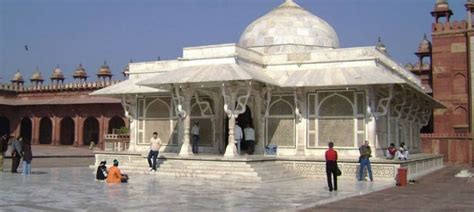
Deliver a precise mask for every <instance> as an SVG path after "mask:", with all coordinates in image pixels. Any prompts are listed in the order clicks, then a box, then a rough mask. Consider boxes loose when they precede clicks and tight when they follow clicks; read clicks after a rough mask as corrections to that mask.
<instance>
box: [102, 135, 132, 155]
mask: <svg viewBox="0 0 474 212" xmlns="http://www.w3.org/2000/svg"><path fill="white" fill-rule="evenodd" d="M129 144H130V135H128V134H105V136H104V151H107V152H122V151H126V150H128V147H129Z"/></svg>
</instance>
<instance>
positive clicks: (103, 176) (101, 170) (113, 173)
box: [96, 132, 162, 183]
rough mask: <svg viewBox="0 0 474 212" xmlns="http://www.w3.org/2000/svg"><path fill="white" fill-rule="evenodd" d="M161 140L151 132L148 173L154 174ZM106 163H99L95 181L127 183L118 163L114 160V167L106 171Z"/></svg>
mask: <svg viewBox="0 0 474 212" xmlns="http://www.w3.org/2000/svg"><path fill="white" fill-rule="evenodd" d="M161 145H162V143H161V139H160V138H159V137H158V132H153V135H152V137H151V138H150V151H149V152H148V157H147V160H148V165H149V166H150V171H153V172H155V171H156V167H157V158H158V154H159V152H160V148H161ZM106 163H107V161H101V162H100V164H99V166H98V167H97V172H96V179H97V180H106V182H107V183H126V182H128V179H129V178H128V175H127V174H122V172H121V171H120V169H119V168H118V165H119V161H118V160H117V159H115V160H114V161H113V163H114V165H113V166H112V167H110V168H109V169H107V166H106Z"/></svg>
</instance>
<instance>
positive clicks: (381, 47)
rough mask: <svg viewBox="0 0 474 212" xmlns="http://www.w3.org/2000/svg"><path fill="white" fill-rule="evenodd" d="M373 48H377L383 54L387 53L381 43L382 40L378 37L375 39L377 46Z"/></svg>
mask: <svg viewBox="0 0 474 212" xmlns="http://www.w3.org/2000/svg"><path fill="white" fill-rule="evenodd" d="M375 48H377V49H378V50H380V51H381V52H383V53H387V47H385V44H383V43H382V38H381V37H380V36H379V37H378V38H377V45H376V46H375Z"/></svg>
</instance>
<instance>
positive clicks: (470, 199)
mask: <svg viewBox="0 0 474 212" xmlns="http://www.w3.org/2000/svg"><path fill="white" fill-rule="evenodd" d="M462 169H468V170H470V171H471V172H474V167H463V166H447V167H445V168H444V169H441V170H438V171H436V172H433V173H431V174H429V175H427V176H425V177H422V178H421V179H419V180H418V181H416V182H415V184H410V185H408V186H407V187H391V188H388V189H385V190H382V191H377V192H373V193H370V194H367V195H364V196H356V197H352V198H347V199H344V200H341V201H338V202H335V203H331V204H326V205H321V206H316V207H313V208H308V209H307V210H305V211H351V212H353V211H356V212H357V211H364V212H365V211H384V212H391V211H403V212H406V211H466V212H467V211H469V212H472V211H474V178H457V177H454V175H455V174H457V173H459V171H460V170H462Z"/></svg>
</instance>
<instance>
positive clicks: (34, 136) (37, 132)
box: [31, 116, 40, 144]
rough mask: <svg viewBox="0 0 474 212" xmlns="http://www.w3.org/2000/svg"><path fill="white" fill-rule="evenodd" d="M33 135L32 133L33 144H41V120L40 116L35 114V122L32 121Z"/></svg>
mask: <svg viewBox="0 0 474 212" xmlns="http://www.w3.org/2000/svg"><path fill="white" fill-rule="evenodd" d="M32 129H33V130H32V131H33V132H32V133H33V134H32V135H31V143H32V144H39V136H40V120H39V117H36V116H33V123H32Z"/></svg>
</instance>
